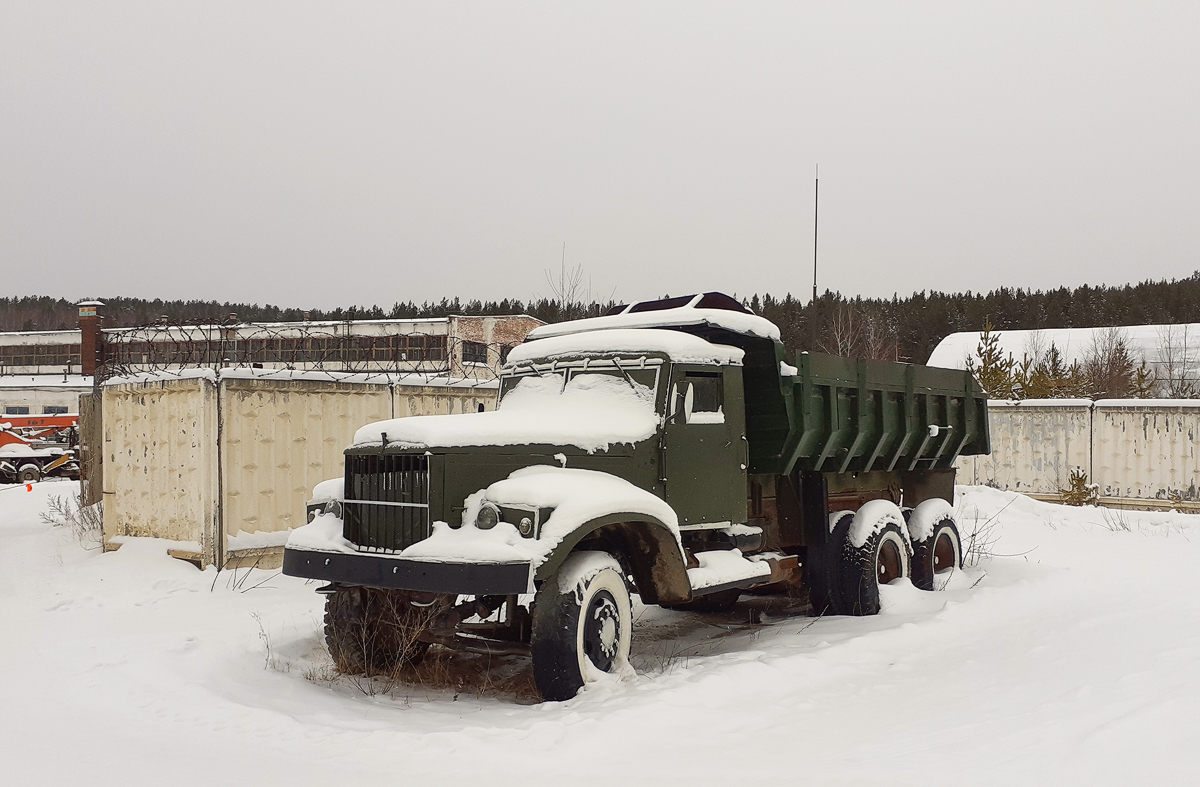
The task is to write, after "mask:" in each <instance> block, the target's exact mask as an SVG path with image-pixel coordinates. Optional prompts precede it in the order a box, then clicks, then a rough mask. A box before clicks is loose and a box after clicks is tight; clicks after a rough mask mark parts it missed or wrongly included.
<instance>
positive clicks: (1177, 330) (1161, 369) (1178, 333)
mask: <svg viewBox="0 0 1200 787" xmlns="http://www.w3.org/2000/svg"><path fill="white" fill-rule="evenodd" d="M1197 349H1198V348H1197V347H1196V337H1195V336H1194V335H1191V334H1190V332H1189V329H1188V326H1187V325H1162V326H1159V328H1158V383H1159V386H1160V389H1161V391H1162V393H1163V394H1165V395H1166V396H1167V397H1168V398H1171V399H1191V398H1194V397H1195V396H1196V395H1197V394H1200V385H1197V381H1196V375H1195V371H1196V368H1195V367H1196V358H1197Z"/></svg>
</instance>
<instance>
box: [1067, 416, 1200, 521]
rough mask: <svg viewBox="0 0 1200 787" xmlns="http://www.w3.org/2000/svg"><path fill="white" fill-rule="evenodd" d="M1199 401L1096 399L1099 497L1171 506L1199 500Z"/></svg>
mask: <svg viewBox="0 0 1200 787" xmlns="http://www.w3.org/2000/svg"><path fill="white" fill-rule="evenodd" d="M1197 437H1200V401H1197V400H1191V399H1187V400H1166V399H1163V400H1148V401H1142V400H1128V399H1114V400H1108V401H1104V400H1101V401H1098V402H1096V405H1095V414H1094V417H1093V421H1092V473H1091V477H1092V480H1093V481H1094V482H1095V483H1098V484H1099V485H1100V494H1101V495H1103V496H1105V497H1114V498H1136V499H1139V500H1156V501H1162V502H1163V503H1167V502H1170V500H1171V498H1172V497H1177V498H1179V499H1181V500H1189V501H1195V500H1200V490H1198V489H1197V479H1200V455H1198V452H1197V449H1196V439H1197Z"/></svg>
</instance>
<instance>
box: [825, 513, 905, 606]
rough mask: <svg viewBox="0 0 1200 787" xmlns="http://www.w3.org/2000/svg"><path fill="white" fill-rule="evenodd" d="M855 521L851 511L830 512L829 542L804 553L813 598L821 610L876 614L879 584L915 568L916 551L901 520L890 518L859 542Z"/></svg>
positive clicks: (884, 583) (878, 603)
mask: <svg viewBox="0 0 1200 787" xmlns="http://www.w3.org/2000/svg"><path fill="white" fill-rule="evenodd" d="M897 518H899V517H897ZM854 519H855V514H854V512H852V511H845V512H835V513H834V514H831V515H830V523H831V524H830V528H829V533H828V534H827V541H826V543H825V544H823V545H822V546H820V547H816V548H810V549H809V553H808V555H807V556H806V560H805V569H806V577H807V584H808V589H809V596H810V598H811V600H812V605H813V609H814V610H815V611H816V612H817V613H818V614H830V615H874V614H876V613H878V612H879V607H880V597H879V586H880V585H886V584H889V583H891V582H894V581H896V580H897V579H901V578H903V577H907V576H909V575H910V573H911V571H912V565H913V563H912V552H911V550H910V549H909V542H908V539H907V538H905V532H904V531H903V530H901V528H900V525H899V524H897V523H896V522H887V523H886V524H883V525H882V526H880V527H878V528H876V529H875V530H874V531H873V532H872V533H871V534H870V535H869V536H868V537H867V539H866V541H865V542H864V543H862V544H855V543H854V541H853V540H852V536H851V526H852V525H853V524H854Z"/></svg>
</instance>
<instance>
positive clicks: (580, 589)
mask: <svg viewBox="0 0 1200 787" xmlns="http://www.w3.org/2000/svg"><path fill="white" fill-rule="evenodd" d="M632 629H633V614H632V609H631V607H630V604H629V589H628V587H626V584H625V573H624V571H623V570H622V569H621V565H620V563H618V562H617V561H616V559H615V558H613V556H612V555H609V554H608V553H607V552H586V551H585V552H576V553H574V554H572V555H570V556H569V557H568V558H567V559H566V560H565V561H564V562H563V564H562V565H561V566H560V567H559V569H558V571H557V572H556V573H555V574H554V576H552V577H550V578H549V579H547V580H546V581H545V582H543V583H542V586H541V588H539V589H538V592H537V596H535V598H534V604H533V632H532V641H531V643H530V644H531V650H532V655H533V680H534V683H535V684H537V688H538V691H539V692H540V693H541V695H542V698H543V699H545V700H549V701H551V702H556V701H561V700H569V699H571V698H572V697H574V696H575V695H576V693H578V692H579V690H580V689H581V688H583V685H584V684H585V683H588V682H590V681H592V680H595V679H596V678H597V677H598V675H597V673H608V674H612V675H619V674H621V672H623V671H624V670H626V669H628V668H629V667H628V665H629V640H630V634H631V632H632Z"/></svg>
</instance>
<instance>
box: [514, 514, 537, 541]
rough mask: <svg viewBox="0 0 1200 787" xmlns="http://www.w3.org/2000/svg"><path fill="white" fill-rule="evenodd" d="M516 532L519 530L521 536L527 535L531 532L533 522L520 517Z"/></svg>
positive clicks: (527, 518) (525, 517)
mask: <svg viewBox="0 0 1200 787" xmlns="http://www.w3.org/2000/svg"><path fill="white" fill-rule="evenodd" d="M517 530H520V531H521V535H523V536H527V535H529V534H530V533H532V532H533V520H532V519H530V518H529V517H527V516H523V517H521V524H519V525H517Z"/></svg>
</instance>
